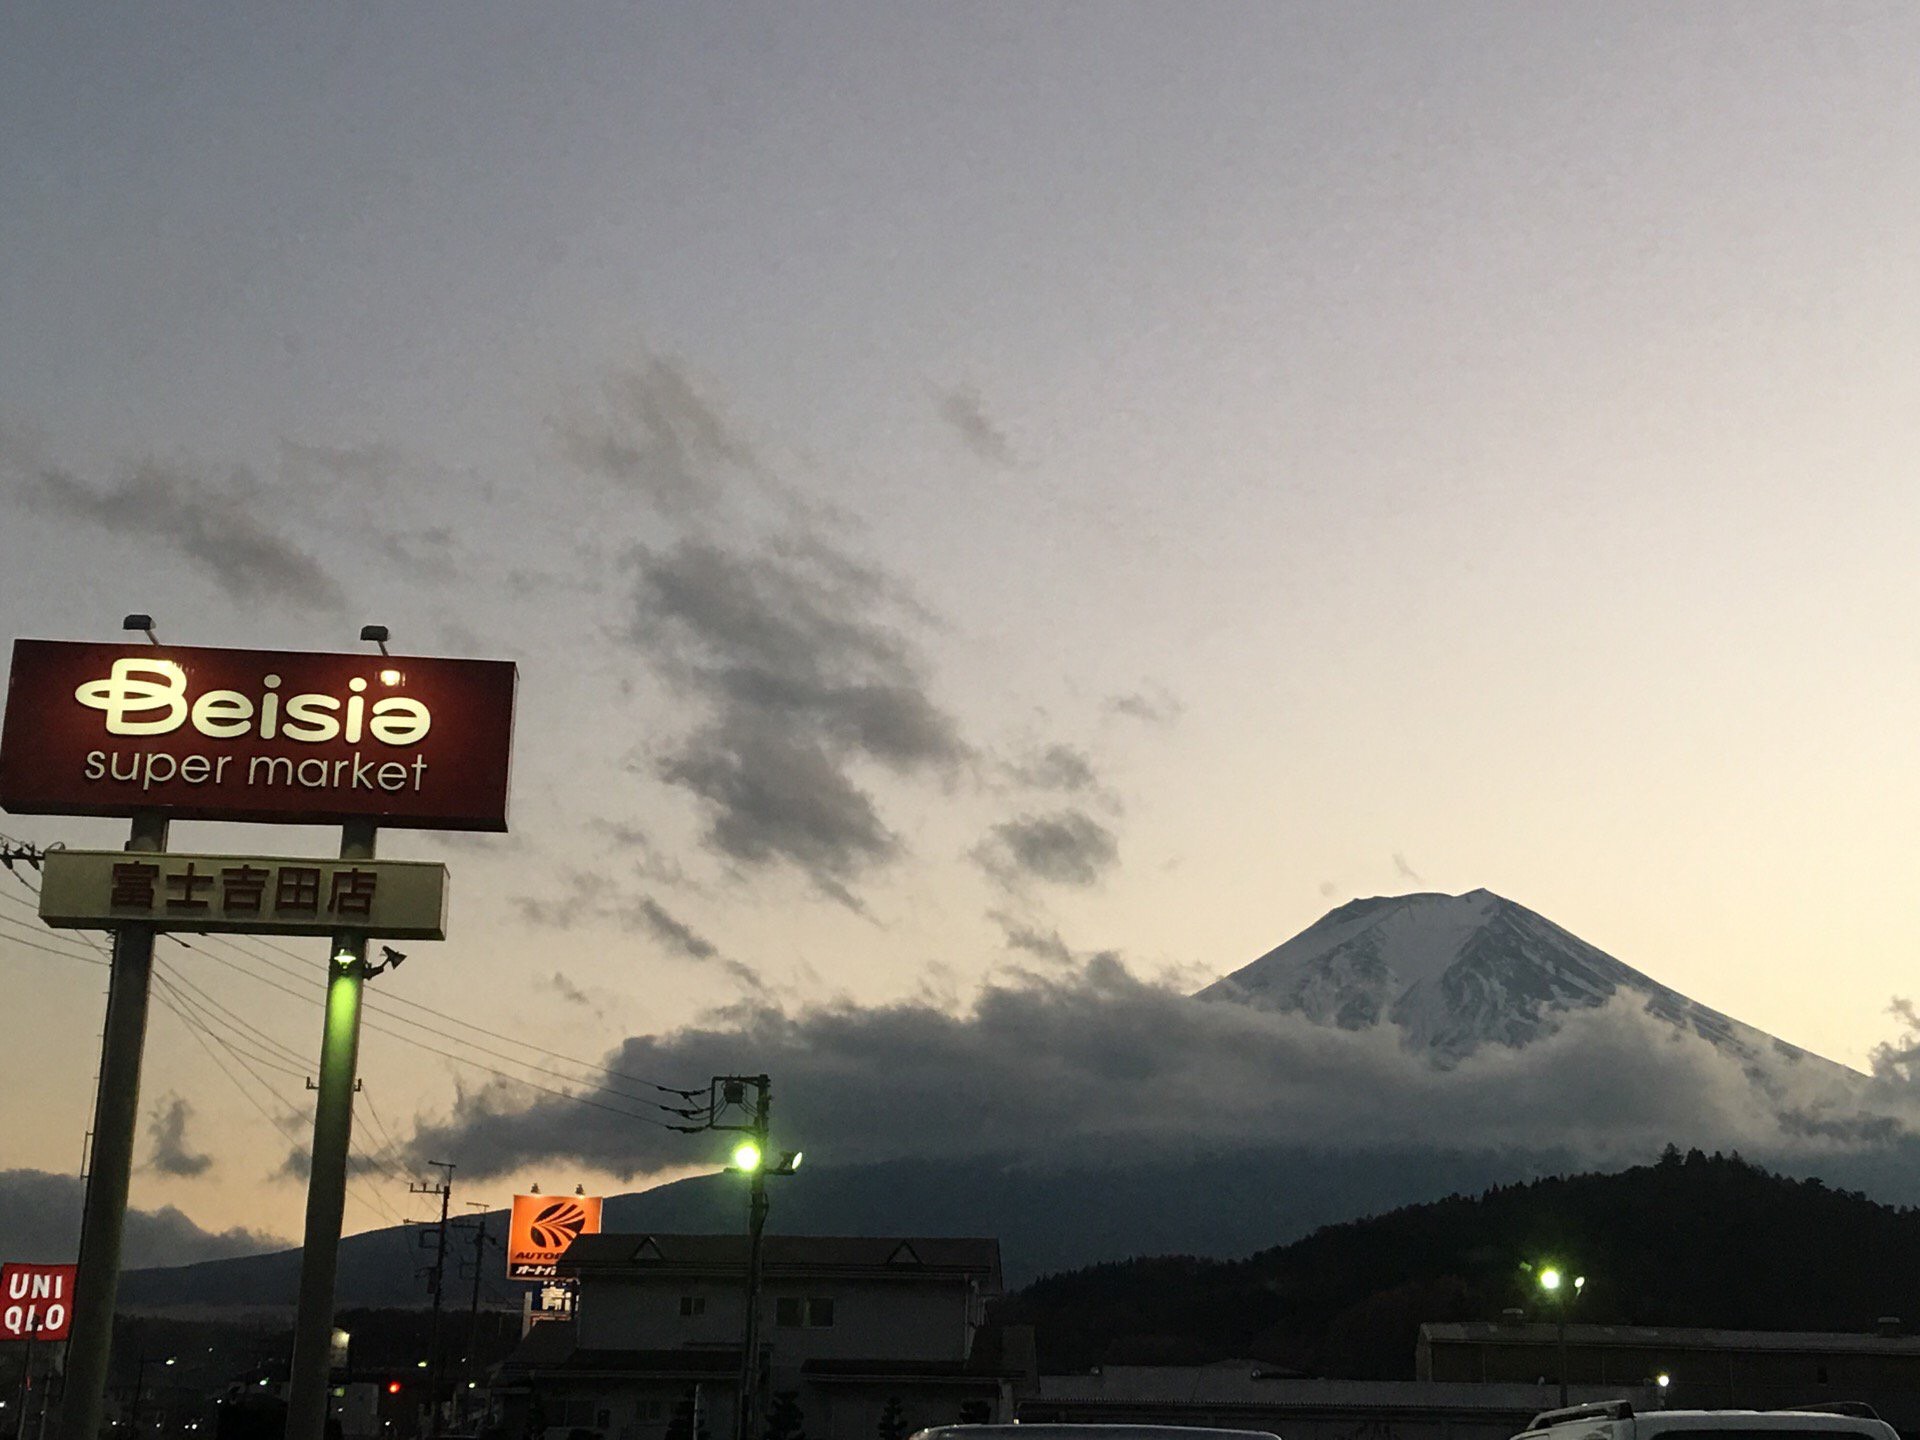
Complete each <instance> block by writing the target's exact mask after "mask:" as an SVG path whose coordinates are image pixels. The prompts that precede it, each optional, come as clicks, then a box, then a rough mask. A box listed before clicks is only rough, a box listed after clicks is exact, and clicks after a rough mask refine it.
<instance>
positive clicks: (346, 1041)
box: [60, 820, 375, 1440]
mask: <svg viewBox="0 0 1920 1440" xmlns="http://www.w3.org/2000/svg"><path fill="white" fill-rule="evenodd" d="M374 836H375V826H374V823H373V821H371V820H349V821H348V822H347V823H346V824H345V825H343V826H341V828H340V858H341V859H342V860H371V859H373V850H374ZM328 955H329V956H330V959H329V961H328V964H327V1002H326V1006H327V1013H326V1020H325V1023H324V1024H323V1026H322V1029H321V1034H320V1083H319V1087H318V1089H317V1091H316V1093H315V1096H314V1106H313V1159H312V1167H311V1170H310V1171H309V1175H308V1179H307V1224H306V1231H305V1235H304V1239H303V1241H302V1244H301V1248H300V1302H299V1308H298V1310H297V1311H295V1313H294V1320H293V1368H292V1372H291V1374H290V1376H289V1377H288V1386H287V1440H325V1436H326V1429H327V1390H328V1385H327V1382H328V1380H329V1379H330V1378H331V1372H332V1349H333V1292H334V1283H335V1280H336V1279H337V1277H338V1275H339V1270H340V1229H341V1224H342V1222H343V1221H344V1220H345V1218H346V1213H347V1152H348V1149H349V1147H350V1146H351V1145H352V1143H353V1089H354V1072H355V1071H356V1070H357V1069H358V1068H359V1064H360V1000H361V992H362V991H363V990H364V989H365V988H366V983H367V974H368V971H367V937H366V934H365V932H364V931H351V930H348V931H342V932H340V933H338V934H336V935H335V936H334V937H333V941H332V945H331V948H330V949H329V951H328ZM78 1318H79V1317H78V1316H77V1315H76V1316H75V1319H76V1320H78ZM60 1440H94V1436H93V1432H92V1431H88V1432H86V1433H85V1434H81V1433H79V1432H68V1433H66V1434H63V1435H62V1436H61V1437H60Z"/></svg>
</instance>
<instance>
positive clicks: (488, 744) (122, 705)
mask: <svg viewBox="0 0 1920 1440" xmlns="http://www.w3.org/2000/svg"><path fill="white" fill-rule="evenodd" d="M516 678H517V671H516V669H515V667H514V665H513V664H512V663H511V662H510V661H504V660H443V659H422V658H418V657H414V656H406V657H402V656H398V655H395V656H380V655H333V654H323V653H314V652H306V651H262V650H209V649H198V648H192V647H186V646H178V645H155V646H142V645H94V644H74V643H69V642H67V641H59V640H16V641H15V642H14V646H13V674H12V679H11V681H10V682H9V684H8V687H7V704H6V717H5V722H4V726H3V727H0V808H5V809H7V810H11V811H13V812H14V813H15V814H18V815H131V814H132V813H133V812H134V811H136V810H158V811H161V812H164V813H165V814H167V815H169V816H171V817H173V818H175V819H181V820H253V821H265V822H269V823H280V824H302V825H333V824H339V823H341V822H343V821H346V820H373V821H376V822H378V823H379V824H381V825H383V826H393V827H398V828H401V829H415V830H505V829H506V828H507V774H508V763H509V759H510V756H511V750H512V743H513V701H514V687H515V683H516Z"/></svg>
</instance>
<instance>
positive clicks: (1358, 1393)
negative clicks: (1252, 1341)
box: [1021, 1363, 1651, 1416]
mask: <svg viewBox="0 0 1920 1440" xmlns="http://www.w3.org/2000/svg"><path fill="white" fill-rule="evenodd" d="M1588 1388H1593V1394H1594V1397H1595V1398H1598V1397H1599V1396H1601V1395H1603V1394H1604V1396H1605V1397H1606V1398H1608V1399H1617V1398H1619V1396H1620V1394H1621V1393H1622V1392H1621V1390H1620V1388H1619V1387H1618V1386H1614V1387H1610V1388H1604V1389H1602V1388H1594V1387H1585V1386H1578V1385H1576V1386H1574V1387H1573V1391H1574V1393H1575V1394H1576V1395H1579V1394H1581V1393H1583V1392H1584V1391H1585V1390H1586V1389H1588ZM1635 1393H1638V1392H1635ZM1558 1394H1559V1391H1558V1389H1557V1388H1556V1387H1553V1386H1542V1385H1498V1384H1495V1385H1489V1384H1483V1383H1478V1382H1475V1383H1468V1382H1464V1381H1440V1380H1317V1379H1316V1380H1309V1379H1302V1378H1300V1377H1298V1376H1294V1375H1289V1374H1286V1373H1285V1372H1280V1373H1278V1374H1275V1373H1272V1372H1269V1371H1268V1370H1266V1369H1265V1368H1263V1367H1261V1366H1258V1365H1254V1364H1247V1363H1243V1364H1240V1365H1237V1366H1233V1365H1106V1366H1102V1367H1101V1368H1100V1369H1099V1370H1097V1371H1095V1372H1093V1373H1091V1374H1087V1375H1042V1376H1040V1377H1039V1378H1038V1379H1037V1380H1036V1381H1035V1382H1034V1384H1033V1386H1032V1388H1031V1389H1030V1390H1029V1391H1028V1392H1027V1393H1026V1395H1025V1396H1024V1397H1023V1399H1022V1401H1021V1405H1022V1407H1023V1408H1024V1407H1027V1406H1033V1407H1036V1408H1043V1409H1044V1408H1046V1407H1050V1406H1056V1405H1057V1406H1068V1407H1074V1408H1077V1409H1085V1410H1098V1409H1106V1408H1128V1407H1142V1408H1146V1409H1153V1410H1179V1409H1185V1408H1192V1409H1196V1410H1227V1411H1233V1410H1246V1411H1252V1410H1274V1411H1286V1410H1302V1411H1306V1410H1324V1409H1338V1410H1342V1411H1348V1410H1376V1411H1418V1412H1422V1413H1426V1414H1431V1413H1434V1412H1447V1413H1453V1414H1461V1415H1465V1414H1486V1413H1495V1414H1500V1415H1521V1416H1531V1415H1533V1414H1535V1413H1537V1412H1538V1410H1539V1409H1540V1407H1541V1406H1542V1405H1543V1404H1550V1403H1551V1402H1552V1401H1553V1400H1554V1399H1555V1398H1557V1396H1558ZM1648 1394H1649V1395H1650V1394H1651V1392H1648Z"/></svg>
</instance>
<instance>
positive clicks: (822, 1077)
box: [411, 956, 1920, 1178]
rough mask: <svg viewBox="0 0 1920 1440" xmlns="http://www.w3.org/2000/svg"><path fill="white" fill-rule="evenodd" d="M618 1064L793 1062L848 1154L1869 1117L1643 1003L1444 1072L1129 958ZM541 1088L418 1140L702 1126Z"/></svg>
mask: <svg viewBox="0 0 1920 1440" xmlns="http://www.w3.org/2000/svg"><path fill="white" fill-rule="evenodd" d="M605 1063H606V1064H607V1065H608V1067H609V1068H612V1069H615V1070H618V1071H620V1072H622V1073H625V1074H633V1075H649V1076H660V1077H665V1078H667V1079H668V1080H670V1081H672V1080H673V1079H674V1077H693V1078H694V1079H697V1078H698V1077H701V1076H705V1075H711V1074H726V1073H732V1072H734V1071H737V1070H740V1069H741V1068H743V1067H748V1066H750V1067H751V1068H752V1069H755V1070H765V1071H767V1072H768V1073H770V1074H773V1075H776V1076H778V1077H779V1080H780V1089H781V1097H782V1098H781V1111H780V1114H781V1121H780V1123H781V1128H782V1131H783V1132H784V1133H788V1134H792V1135H796V1136H804V1137H805V1138H806V1142H807V1148H808V1149H809V1150H815V1149H817V1150H818V1151H819V1152H820V1153H822V1154H830V1155H832V1156H833V1157H834V1158H835V1159H836V1161H839V1162H841V1163H846V1164H857V1163H864V1162H868V1161H878V1160H887V1159H896V1158H903V1157H940V1158H944V1159H949V1160H952V1159H964V1158H966V1157H969V1156H980V1157H987V1156H1011V1157H1020V1158H1023V1159H1025V1160H1028V1161H1031V1162H1033V1163H1045V1162H1047V1161H1050V1160H1051V1161H1058V1162H1061V1163H1067V1162H1070V1161H1079V1160H1087V1159H1099V1158H1103V1157H1104V1158H1106V1159H1111V1158H1112V1157H1113V1156H1115V1155H1125V1156H1127V1157H1129V1159H1131V1160H1134V1161H1138V1162H1140V1163H1149V1162H1152V1161H1155V1160H1159V1159H1167V1158H1173V1157H1180V1156H1191V1155H1195V1154H1200V1153H1219V1152H1223V1151H1231V1150H1233V1149H1235V1148H1257V1147H1262V1146H1270V1145H1286V1144H1313V1145H1321V1146H1330V1147H1333V1148H1336V1149H1341V1150H1369V1149H1372V1150H1382V1149H1392V1148H1394V1147H1396V1146H1406V1145H1421V1144H1432V1143H1436V1142H1439V1143H1453V1144H1472V1145H1474V1146H1478V1147H1484V1148H1489V1149H1506V1148H1515V1149H1530V1150H1554V1149H1561V1148H1564V1147H1571V1148H1572V1149H1574V1150H1576V1151H1577V1152H1578V1153H1579V1154H1580V1156H1581V1157H1582V1158H1583V1159H1585V1160H1590V1161H1592V1162H1594V1163H1601V1162H1606V1161H1610V1160H1617V1159H1620V1158H1622V1157H1629V1158H1633V1159H1638V1158H1641V1157H1644V1156H1645V1155H1647V1154H1650V1153H1652V1152H1654V1151H1656V1150H1658V1148H1659V1147H1660V1146H1661V1145H1663V1144H1665V1143H1666V1141H1667V1140H1668V1139H1669V1138H1671V1137H1672V1136H1675V1135H1681V1136H1686V1137H1690V1139H1691V1142H1692V1143H1695V1144H1699V1145H1703V1146H1706V1147H1708V1148H1715V1147H1719V1148H1740V1149H1744V1150H1745V1151H1746V1152H1747V1153H1757V1152H1764V1151H1765V1150H1766V1149H1767V1148H1769V1146H1776V1147H1777V1146H1782V1145H1793V1146H1798V1147H1800V1148H1801V1149H1805V1148H1806V1146H1808V1145H1819V1144H1826V1145H1838V1144H1840V1143H1841V1142H1840V1141H1839V1140H1838V1139H1835V1138H1832V1137H1830V1136H1828V1137H1825V1138H1823V1135H1822V1131H1821V1129H1820V1127H1821V1126H1826V1127H1827V1128H1828V1129H1834V1128H1836V1126H1837V1125H1838V1122H1841V1121H1844V1120H1845V1119H1846V1118H1847V1117H1849V1116H1856V1115H1858V1114H1860V1113H1861V1112H1860V1107H1859V1104H1858V1096H1857V1094H1854V1093H1853V1092H1846V1093H1840V1092H1835V1091H1832V1090H1831V1089H1828V1090H1822V1089H1821V1088H1820V1086H1821V1084H1822V1083H1824V1082H1822V1081H1820V1080H1819V1078H1818V1077H1814V1076H1811V1075H1808V1076H1803V1077H1801V1078H1798V1079H1795V1078H1792V1077H1793V1076H1796V1075H1799V1072H1797V1071H1789V1072H1787V1073H1788V1075H1789V1079H1788V1080H1787V1081H1785V1082H1783V1083H1786V1084H1788V1085H1789V1086H1791V1085H1803V1086H1804V1087H1805V1089H1804V1093H1801V1092H1794V1091H1789V1092H1787V1093H1782V1094H1776V1095H1770V1094H1769V1093H1768V1092H1767V1091H1766V1090H1764V1089H1763V1088H1762V1087H1759V1086H1756V1085H1754V1084H1753V1083H1752V1082H1751V1081H1750V1080H1749V1078H1748V1077H1747V1075H1746V1073H1745V1071H1744V1069H1743V1065H1742V1062H1741V1061H1740V1060H1738V1059H1737V1058H1736V1057H1732V1056H1729V1055H1727V1054H1725V1053H1723V1052H1721V1051H1719V1050H1716V1049H1715V1048H1714V1047H1713V1046H1712V1045H1711V1044H1709V1043H1708V1042H1707V1041H1705V1040H1703V1039H1702V1038H1700V1037H1699V1036H1698V1035H1695V1034H1693V1033H1691V1032H1689V1031H1685V1030H1680V1029H1676V1028H1675V1027H1674V1026H1672V1025H1671V1024H1669V1023H1667V1022H1666V1021H1665V1020H1662V1019H1660V1018H1658V1017H1656V1016H1652V1015H1649V1014H1648V1013H1646V1012H1645V1011H1644V1010H1642V1009H1640V1008H1637V1007H1636V1006H1634V1005H1633V1004H1631V1003H1629V1002H1626V1001H1616V1002H1615V1003H1614V1004H1612V1005H1609V1006H1606V1007H1601V1008H1597V1009H1593V1010H1583V1011H1578V1012H1574V1013H1572V1014H1570V1015H1568V1016H1567V1017H1566V1018H1565V1021H1564V1023H1563V1024H1562V1025H1561V1027H1560V1029H1559V1030H1558V1031H1556V1032H1554V1033H1553V1034H1551V1035H1549V1036H1547V1037H1545V1038H1542V1039H1540V1040H1537V1041H1535V1042H1533V1043H1531V1044H1529V1045H1527V1046H1525V1047H1523V1048H1510V1047H1506V1046H1498V1045H1491V1046H1487V1047H1484V1048H1483V1049H1482V1050H1480V1051H1478V1052H1476V1053H1474V1054H1473V1055H1470V1056H1468V1057H1466V1058H1465V1059H1464V1060H1462V1061H1461V1062H1460V1063H1459V1064H1457V1065H1453V1066H1451V1067H1450V1068H1445V1069H1442V1068H1439V1067H1437V1066H1435V1065H1433V1064H1432V1063H1430V1061H1429V1059H1428V1058H1427V1057H1426V1056H1425V1055H1424V1054H1421V1053H1417V1052H1414V1051H1410V1050H1409V1049H1408V1048H1407V1047H1405V1046H1404V1045H1403V1044H1402V1043H1401V1038H1400V1035H1399V1033H1398V1031H1397V1030H1396V1029H1395V1028H1394V1027H1392V1026H1380V1027H1376V1028H1374V1029H1371V1030H1361V1031H1348V1030H1341V1029H1339V1028H1337V1027H1331V1026H1320V1025H1315V1024H1313V1023H1312V1022H1310V1021H1308V1020H1306V1019H1305V1018H1303V1017H1301V1016H1299V1015H1292V1014H1277V1013H1272V1012H1264V1011H1258V1010H1254V1009H1251V1008H1249V1007H1246V1006H1240V1005H1221V1004H1205V1003H1200V1002H1197V1001H1194V1000H1192V999H1190V998H1189V997H1187V996H1186V995H1183V994H1181V993H1179V992H1177V991H1174V990H1172V989H1170V988H1167V987H1165V986H1161V985H1155V984H1150V983H1147V982H1144V981H1142V980H1140V979H1138V978H1136V977H1135V976H1133V975H1131V974H1130V973H1129V972H1128V971H1127V969H1126V968H1125V967H1124V966H1123V965H1122V964H1120V963H1119V962H1118V961H1117V960H1115V959H1114V958H1112V957H1110V956H1102V957H1097V958H1095V959H1094V960H1092V961H1090V962H1089V963H1087V964H1086V965H1085V966H1084V967H1080V968H1075V969H1073V970H1071V971H1068V972H1066V973H1059V972H1053V971H1048V972H1042V973H1040V974H1034V973H1031V972H1027V973H1022V974H1019V975H1017V976H1014V977H1013V978H1011V979H1008V980H1006V981H1004V982H999V983H993V984H989V985H988V986H987V987H986V988H985V989H984V990H983V991H982V992H981V993H980V995H979V997H978V998H977V1000H976V1001H975V1002H974V1003H973V1005H972V1006H971V1008H970V1009H967V1010H965V1011H962V1012H960V1013H955V1012H953V1011H950V1010H948V1009H946V1008H944V1007H942V1006H940V1005H939V1004H937V1003H932V1002H929V1001H911V1002H903V1003H899V1004H894V1005H884V1006H877V1007H860V1006H855V1005H852V1004H849V1003H839V1004H823V1005H818V1006H815V1007H813V1008H810V1009H805V1010H802V1011H800V1012H798V1013H794V1014H789V1013H787V1012H786V1011H784V1010H782V1009H780V1008H777V1007H774V1006H771V1005H762V1006H748V1007H743V1008H740V1009H737V1010H736V1012H735V1013H734V1015H732V1016H731V1017H730V1018H729V1019H728V1020H727V1021H726V1022H725V1023H724V1024H713V1023H710V1024H708V1025H705V1026H695V1027H689V1028H686V1029H682V1030H677V1031H674V1032H672V1033H670V1034H666V1035H659V1036H639V1037H635V1038H632V1039H629V1040H627V1041H626V1042H624V1043H623V1044H622V1045H621V1046H619V1047H618V1048H617V1049H615V1050H614V1051H613V1052H612V1053H611V1054H610V1055H608V1056H607V1057H606V1061H605ZM687 1083H692V1081H691V1080H689V1081H688V1082H687ZM523 1100H524V1091H517V1090H516V1089H515V1088H514V1087H510V1086H507V1085H505V1084H504V1083H503V1084H500V1085H496V1086H493V1087H490V1088H489V1089H487V1090H484V1091H481V1092H479V1093H476V1094H472V1095H469V1096H467V1097H465V1100H464V1102H463V1104H462V1105H461V1107H460V1108H459V1110H458V1111H457V1112H456V1113H455V1114H453V1115H451V1116H450V1117H447V1118H445V1119H442V1120H438V1121H430V1122H426V1123H423V1124H421V1125H420V1127H419V1129H418V1133H417V1134H416V1135H415V1136H414V1138H413V1141H412V1142H411V1144H412V1146H413V1149H414V1153H416V1154H417V1155H420V1156H428V1155H442V1154H458V1155H460V1156H461V1157H462V1162H461V1163H462V1173H468V1167H471V1173H472V1174H473V1175H474V1177H475V1178H483V1177H487V1176H492V1175H499V1174H506V1173H511V1172H513V1171H515V1170H517V1169H524V1168H525V1167H526V1166H528V1165H530V1164H534V1163H540V1162H550V1161H563V1160H572V1161H578V1162H580V1163H583V1164H590V1165H594V1166H599V1167H604V1168H606V1169H609V1170H611V1171H613V1172H614V1173H616V1174H619V1175H621V1176H634V1175H640V1174H651V1173H656V1172H658V1171H662V1170H665V1169H668V1168H670V1167H673V1166H677V1165H683V1164H685V1163H686V1162H687V1160H688V1158H689V1155H690V1154H691V1153H693V1152H692V1151H691V1150H690V1149H689V1141H688V1137H686V1136H683V1135H677V1134H674V1133H671V1132H669V1131H665V1130H659V1129H655V1128H653V1127H648V1126H636V1125H635V1124H634V1122H633V1121H632V1120H631V1119H629V1118H626V1117H621V1116H612V1115H605V1114H602V1113H601V1112H598V1111H594V1110H591V1109H589V1108H587V1107H584V1106H579V1105H576V1104H572V1103H570V1102H567V1101H564V1100H560V1099H543V1100H540V1101H538V1102H536V1103H534V1104H532V1105H527V1104H525V1103H523ZM1888 1113H1895V1112H1888ZM1906 1113H1907V1114H1913V1113H1920V1107H1913V1108H1910V1109H1909V1110H1908V1111H1907V1112H1906ZM1783 1115H1785V1116H1791V1117H1794V1118H1793V1119H1791V1120H1787V1119H1783ZM1896 1118H1898V1115H1897V1114H1896ZM1902 1133H1906V1131H1905V1129H1904V1127H1903V1130H1902Z"/></svg>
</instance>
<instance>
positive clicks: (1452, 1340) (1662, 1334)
mask: <svg viewBox="0 0 1920 1440" xmlns="http://www.w3.org/2000/svg"><path fill="white" fill-rule="evenodd" d="M1559 1333H1560V1332H1559V1327H1558V1326H1557V1325H1554V1324H1551V1323H1546V1322H1541V1323H1527V1324H1506V1323H1499V1322H1495V1321H1490V1320H1466V1321H1458V1320H1449V1321H1429V1322H1427V1323H1426V1324H1424V1325H1422V1326H1421V1327H1420V1341H1421V1343H1422V1344H1441V1345H1499V1344H1507V1345H1553V1344H1557V1343H1558V1341H1559ZM1567 1343H1568V1344H1569V1345H1585V1346H1588V1347H1589V1348H1591V1347H1594V1346H1607V1347H1612V1348H1617V1349H1636V1350H1638V1349H1653V1350H1662V1349H1664V1350H1750V1351H1772V1352H1791V1353H1799V1354H1822V1355H1920V1335H1856V1334H1851V1333H1849V1332H1847V1331H1844V1330H1839V1331H1836V1330H1701V1329H1692V1328H1688V1327H1685V1326H1665V1325H1662V1326H1654V1325H1569V1326H1567Z"/></svg>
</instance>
